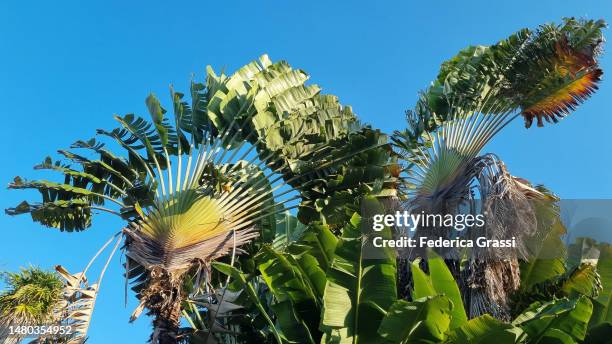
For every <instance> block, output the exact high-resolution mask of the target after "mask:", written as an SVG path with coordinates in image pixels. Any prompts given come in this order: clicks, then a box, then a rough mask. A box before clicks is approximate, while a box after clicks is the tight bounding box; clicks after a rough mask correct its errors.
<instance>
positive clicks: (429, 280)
mask: <svg viewBox="0 0 612 344" xmlns="http://www.w3.org/2000/svg"><path fill="white" fill-rule="evenodd" d="M428 254H429V258H428V260H427V266H428V268H429V275H427V274H425V273H424V272H423V271H422V270H421V268H420V267H419V265H418V263H417V262H414V263H413V264H412V266H411V271H412V280H413V282H414V289H413V291H412V298H413V299H420V298H423V297H432V296H436V295H445V296H446V297H447V298H448V299H449V300H450V301H451V302H452V304H453V307H452V310H451V321H450V328H451V329H454V328H457V327H459V326H461V325H463V324H464V323H465V322H466V321H467V315H466V313H465V308H464V306H463V300H462V299H461V292H460V290H459V287H458V286H457V282H456V280H455V278H454V277H453V275H452V274H451V272H450V270H449V269H448V266H446V263H445V262H444V259H442V258H441V257H440V256H438V255H437V254H436V253H434V252H433V251H430V252H428Z"/></svg>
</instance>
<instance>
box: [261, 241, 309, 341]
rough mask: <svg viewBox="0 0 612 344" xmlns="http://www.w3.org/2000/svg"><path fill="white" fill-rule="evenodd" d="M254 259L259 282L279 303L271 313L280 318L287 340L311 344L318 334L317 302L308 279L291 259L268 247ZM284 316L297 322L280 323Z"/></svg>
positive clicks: (284, 320) (298, 265)
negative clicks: (273, 312)
mask: <svg viewBox="0 0 612 344" xmlns="http://www.w3.org/2000/svg"><path fill="white" fill-rule="evenodd" d="M255 260H256V262H257V263H258V264H257V265H258V268H259V271H260V272H261V276H262V279H263V280H264V282H265V283H266V285H267V286H268V288H270V292H271V293H272V295H274V297H275V298H276V300H277V301H278V304H277V305H276V307H273V310H274V311H275V313H276V314H277V316H278V318H279V321H280V325H281V329H282V330H283V334H284V336H285V337H286V338H287V339H288V340H290V341H300V340H307V341H308V342H310V343H314V342H315V339H317V340H318V338H320V335H319V334H318V331H317V326H318V322H319V321H318V320H319V317H318V314H319V312H320V311H319V310H320V305H319V302H320V301H319V300H318V299H317V296H316V295H315V292H316V291H315V286H314V285H313V284H312V283H311V280H310V278H309V276H308V275H307V274H306V272H305V271H303V270H301V266H300V264H298V262H297V261H296V260H295V259H293V257H291V256H290V255H283V254H282V253H279V252H277V251H275V250H274V249H272V248H270V247H269V246H264V247H262V249H261V250H260V252H259V253H258V255H257V257H256V258H255ZM314 262H316V260H315V261H314ZM312 263H313V261H311V264H312ZM277 311H280V312H282V314H278V313H277ZM283 315H289V316H290V317H291V318H292V319H294V320H295V321H296V323H293V324H291V323H290V322H287V321H286V319H282V320H281V319H280V318H281V317H282V316H283ZM296 325H297V326H298V327H299V328H296Z"/></svg>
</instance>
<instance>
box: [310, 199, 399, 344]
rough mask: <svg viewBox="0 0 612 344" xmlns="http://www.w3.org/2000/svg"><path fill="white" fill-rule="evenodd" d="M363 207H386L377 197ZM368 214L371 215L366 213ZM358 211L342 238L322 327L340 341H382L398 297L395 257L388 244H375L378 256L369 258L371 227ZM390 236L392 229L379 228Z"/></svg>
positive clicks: (330, 272) (329, 276)
mask: <svg viewBox="0 0 612 344" xmlns="http://www.w3.org/2000/svg"><path fill="white" fill-rule="evenodd" d="M363 202H364V204H363V206H364V207H363V208H364V209H369V210H370V211H372V212H376V211H382V206H381V205H380V203H378V201H376V200H375V199H373V198H366V199H364V200H363ZM364 216H367V215H366V214H364ZM367 227H368V226H367V224H366V223H365V222H364V220H363V219H362V217H361V216H359V215H358V214H356V213H355V214H354V215H353V217H352V218H351V221H350V222H349V223H347V225H346V226H345V227H344V228H343V231H342V237H341V238H340V239H339V240H338V244H337V245H336V250H335V252H334V256H333V259H332V263H331V266H330V268H329V270H328V273H327V284H326V286H325V294H324V297H323V313H322V314H323V315H322V320H321V329H322V330H323V331H324V332H325V333H326V338H328V339H329V340H333V341H336V340H337V341H338V342H340V343H362V342H363V343H368V342H375V341H379V340H380V338H379V336H378V334H377V330H378V326H379V324H380V321H381V319H382V318H383V315H384V312H385V310H386V309H388V308H389V307H390V306H391V304H392V303H393V302H394V301H395V300H396V298H397V294H396V293H397V291H396V286H395V280H396V276H395V274H396V270H395V258H394V257H393V255H392V252H390V251H389V249H388V248H371V247H368V250H375V251H376V252H368V253H371V254H373V255H374V254H377V256H378V259H367V258H366V257H365V256H364V248H365V244H366V242H367V236H368V235H369V234H370V229H368V228H367ZM379 234H382V235H383V237H387V238H390V237H391V233H390V230H389V229H386V230H383V231H382V232H379Z"/></svg>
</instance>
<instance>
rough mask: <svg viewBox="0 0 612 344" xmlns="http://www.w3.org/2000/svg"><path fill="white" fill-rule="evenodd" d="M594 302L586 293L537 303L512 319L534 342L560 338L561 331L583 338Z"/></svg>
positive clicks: (578, 339)
mask: <svg viewBox="0 0 612 344" xmlns="http://www.w3.org/2000/svg"><path fill="white" fill-rule="evenodd" d="M592 311H593V304H592V303H591V301H590V300H589V298H588V297H586V296H580V297H578V298H576V299H567V298H564V299H558V300H553V301H549V302H546V303H540V302H536V303H534V304H532V305H531V306H530V307H529V308H528V309H527V310H526V311H524V312H523V313H522V314H520V315H519V316H518V317H516V318H515V319H514V321H512V324H513V325H515V326H519V327H521V328H522V329H523V331H525V333H526V334H527V336H528V338H529V340H530V341H533V342H538V341H539V340H541V339H542V338H545V337H556V336H557V334H556V333H558V331H560V332H563V333H565V334H566V335H569V336H570V337H571V338H573V339H574V340H577V341H582V340H583V339H584V337H585V336H586V333H587V328H588V323H589V319H590V317H591V313H592Z"/></svg>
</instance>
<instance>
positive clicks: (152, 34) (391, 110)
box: [0, 0, 612, 344]
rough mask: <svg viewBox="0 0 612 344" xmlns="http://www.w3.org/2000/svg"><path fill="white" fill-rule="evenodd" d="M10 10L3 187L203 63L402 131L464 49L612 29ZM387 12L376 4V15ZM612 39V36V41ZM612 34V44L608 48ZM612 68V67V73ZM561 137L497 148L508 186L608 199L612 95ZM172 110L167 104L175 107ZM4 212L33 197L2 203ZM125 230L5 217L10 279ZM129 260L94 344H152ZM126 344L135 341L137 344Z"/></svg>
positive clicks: (303, 15)
mask: <svg viewBox="0 0 612 344" xmlns="http://www.w3.org/2000/svg"><path fill="white" fill-rule="evenodd" d="M59 3H60V2H49V1H39V2H37V3H36V2H32V1H3V2H2V4H0V51H1V52H2V53H1V54H0V104H1V106H2V110H0V111H2V118H4V126H3V127H4V129H3V130H2V135H1V136H0V140H2V144H1V145H0V147H1V148H0V149H2V156H3V157H4V159H3V160H4V161H3V167H2V168H1V169H0V180H2V181H3V182H4V183H8V182H9V181H10V180H12V178H13V177H14V176H15V175H25V176H28V177H30V178H32V177H35V176H36V173H35V172H34V171H32V170H31V167H32V166H33V165H34V164H36V163H39V162H40V161H42V159H43V158H44V157H45V156H46V155H48V154H54V152H55V150H56V149H58V148H66V147H67V146H68V145H70V144H71V143H72V142H74V141H75V140H77V139H85V138H89V137H91V136H92V135H93V133H94V131H95V129H96V128H112V127H113V126H114V123H113V120H112V115H113V114H115V113H117V114H125V113H128V112H136V113H141V114H142V113H143V112H145V111H146V110H145V106H144V98H145V97H146V95H147V94H148V93H149V92H155V93H156V94H158V95H167V92H168V91H167V90H168V85H169V84H170V83H172V84H174V86H175V88H176V89H177V90H187V87H188V82H189V79H190V75H191V73H193V72H195V73H196V75H197V76H199V77H202V75H203V72H204V68H205V66H206V65H207V64H210V65H212V66H213V67H215V69H217V70H219V69H222V68H226V70H228V71H233V70H235V69H236V68H237V67H239V66H241V65H243V64H245V63H247V62H249V61H251V60H253V59H255V58H257V57H258V56H259V55H260V54H262V53H268V54H269V55H270V57H271V58H272V59H274V60H278V59H285V60H288V61H289V62H290V63H291V64H292V65H293V66H294V67H299V68H302V69H304V70H305V71H307V72H308V73H310V75H311V80H312V82H313V83H317V84H319V85H320V86H322V87H323V89H324V91H325V92H327V93H333V94H336V95H338V96H339V97H340V99H341V100H342V102H343V103H344V104H350V105H352V106H353V108H354V110H355V111H356V112H357V113H358V114H359V115H360V116H361V118H362V120H363V121H364V122H367V123H370V124H372V125H373V126H375V127H379V128H381V129H383V130H385V131H387V132H389V131H392V130H394V129H401V128H402V127H403V125H404V123H403V113H404V110H405V109H407V108H409V107H411V106H413V104H414V101H415V99H416V93H417V91H418V90H420V89H422V88H424V87H425V86H426V85H427V84H428V83H429V82H430V81H431V80H432V79H433V78H434V77H435V75H436V73H437V70H438V66H439V64H440V63H441V62H442V61H444V60H445V59H447V58H449V57H450V56H452V55H453V54H454V53H456V52H457V51H458V50H459V49H461V48H463V47H464V46H466V45H469V44H490V43H493V42H495V41H497V40H498V39H501V38H503V37H506V36H507V35H509V34H511V33H512V32H514V31H516V30H518V29H520V28H522V27H535V26H536V25H538V24H540V23H544V22H549V21H559V20H560V19H561V17H563V16H586V17H589V18H604V19H606V20H609V21H612V4H609V3H606V2H605V1H599V2H592V1H584V0H580V1H577V0H576V1H559V0H557V1H534V0H528V1H508V2H506V3H505V4H498V5H493V3H494V2H491V1H462V2H455V1H448V2H437V3H432V2H430V1H418V2H415V1H402V2H393V1H368V2H356V1H351V2H349V1H301V2H297V1H295V2H293V3H294V4H289V3H290V2H289V1H260V2H259V3H260V4H259V5H255V4H254V3H255V2H247V1H244V2H241V1H227V3H231V4H230V5H223V3H224V1H214V2H210V3H207V2H205V1H193V2H170V1H163V2H162V1H145V2H140V3H138V4H136V3H135V2H131V1H130V2H128V1H121V2H118V1H99V2H98V4H86V5H85V4H83V3H84V2H83V1H74V2H69V1H61V3H62V4H61V5H60V4H59ZM374 4H376V5H374ZM608 33H609V32H608ZM609 34H610V33H609ZM610 61H612V56H610V55H604V57H603V58H602V65H603V68H604V71H605V72H606V73H612V63H611V62H610ZM604 78H605V80H604V82H603V83H602V85H601V89H600V91H599V92H598V93H597V94H596V95H595V96H594V97H593V99H591V100H589V101H588V102H587V103H586V104H585V105H583V106H581V107H580V108H579V109H578V111H576V112H575V113H574V114H573V115H572V116H571V117H569V118H567V119H565V120H563V121H562V122H561V123H560V124H558V125H555V126H548V127H546V128H544V129H540V128H535V127H533V128H531V129H529V130H525V129H524V128H523V125H522V123H521V121H520V120H519V121H517V122H515V123H514V125H513V126H511V127H510V128H507V130H505V131H504V132H503V133H501V134H500V135H498V136H497V137H496V138H495V140H494V142H493V143H492V144H491V145H490V146H489V147H488V151H493V152H496V153H498V154H499V155H500V157H501V158H502V159H503V160H504V161H505V162H506V163H507V164H508V166H509V168H510V171H511V172H512V173H513V174H514V175H518V176H521V177H524V178H527V179H529V180H531V181H532V182H534V183H544V184H546V185H547V186H548V187H549V188H551V189H552V190H554V191H555V192H556V193H557V194H559V195H561V196H562V197H565V198H611V196H612V179H611V178H610V170H611V169H612V155H611V154H610V152H611V151H612V141H611V138H610V137H611V135H610V134H609V133H608V132H609V130H610V128H612V116H610V110H609V103H608V102H609V101H610V100H611V99H612V84H611V83H610V82H609V80H607V79H608V78H607V75H604ZM166 100H167V98H166ZM0 192H1V195H2V196H1V197H0V206H1V208H6V207H9V206H13V205H15V204H17V203H18V202H19V201H20V200H21V199H23V197H26V196H27V194H26V193H24V192H18V191H10V192H9V191H7V190H5V189H3V190H2V191H0ZM120 225H121V224H120V223H118V222H115V221H110V220H107V219H101V220H99V221H96V222H95V224H94V227H93V228H91V229H90V230H88V231H87V232H84V233H74V234H65V233H59V232H58V231H56V230H53V229H46V228H43V227H41V226H39V225H37V224H34V223H32V222H31V220H30V219H29V217H27V216H22V217H16V218H10V217H8V216H5V215H4V214H2V215H1V216H0V229H1V230H2V236H1V238H2V240H1V241H0V269H3V270H5V269H9V270H14V269H17V268H18V267H19V266H21V265H24V264H27V263H32V264H36V265H39V266H41V267H51V266H53V265H54V264H58V263H61V264H64V265H65V266H67V267H68V268H70V269H71V270H73V271H74V270H78V269H81V268H82V267H83V265H84V264H85V263H86V261H87V259H88V257H90V256H91V255H92V254H93V253H94V252H95V251H96V250H97V248H98V247H99V246H100V245H101V243H102V242H104V241H105V240H106V239H107V238H108V237H109V236H110V235H111V234H112V233H114V232H116V231H118V230H119V229H120ZM122 288H123V280H122V278H121V270H120V263H119V260H118V259H115V260H114V261H113V262H112V265H111V269H110V271H109V272H108V275H107V279H106V280H105V282H104V285H103V287H102V292H101V295H100V298H99V301H98V305H97V308H96V313H95V314H94V318H93V323H92V327H91V330H90V341H89V343H91V344H100V343H110V342H135V343H138V342H144V341H145V340H146V339H147V338H148V335H149V319H148V318H147V317H146V316H143V317H141V319H139V320H138V321H137V322H136V323H135V324H128V322H127V320H128V317H129V314H130V313H131V311H132V309H133V308H134V306H135V302H134V298H133V296H131V297H130V304H129V305H128V307H127V309H126V308H124V307H123V292H122ZM128 339H129V340H128Z"/></svg>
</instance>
